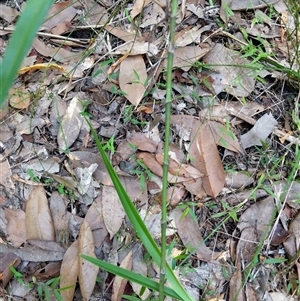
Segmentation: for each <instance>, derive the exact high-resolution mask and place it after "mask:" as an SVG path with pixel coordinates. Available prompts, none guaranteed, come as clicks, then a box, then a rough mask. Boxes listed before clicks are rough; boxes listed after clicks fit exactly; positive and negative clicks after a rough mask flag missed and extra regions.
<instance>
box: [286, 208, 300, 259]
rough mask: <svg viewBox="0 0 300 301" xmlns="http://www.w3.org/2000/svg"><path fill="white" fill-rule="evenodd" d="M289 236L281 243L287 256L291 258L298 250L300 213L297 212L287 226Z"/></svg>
mask: <svg viewBox="0 0 300 301" xmlns="http://www.w3.org/2000/svg"><path fill="white" fill-rule="evenodd" d="M289 234H290V236H289V237H288V238H287V240H286V241H285V242H284V243H283V246H284V249H285V251H286V253H287V255H288V257H289V258H292V257H293V256H294V255H295V254H296V253H297V251H298V250H299V243H300V239H299V238H300V213H298V214H297V215H296V216H295V218H294V219H293V221H292V222H291V224H290V227H289Z"/></svg>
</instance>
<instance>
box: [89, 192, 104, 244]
mask: <svg viewBox="0 0 300 301" xmlns="http://www.w3.org/2000/svg"><path fill="white" fill-rule="evenodd" d="M84 219H85V220H86V221H87V222H88V223H89V225H90V227H91V230H92V231H93V237H94V242H95V246H96V248H100V246H101V245H102V243H103V241H104V239H105V237H106V236H107V234H108V231H107V229H106V226H105V223H104V219H103V209H102V195H100V196H98V197H97V198H96V199H95V200H94V201H93V203H92V205H91V206H90V208H89V210H88V212H87V213H86V216H85V218H84Z"/></svg>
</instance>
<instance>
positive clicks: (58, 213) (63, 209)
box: [50, 191, 69, 242]
mask: <svg viewBox="0 0 300 301" xmlns="http://www.w3.org/2000/svg"><path fill="white" fill-rule="evenodd" d="M50 211H51V216H52V219H53V224H54V230H55V238H56V241H57V242H61V241H62V240H64V237H62V235H65V236H67V234H68V233H69V226H68V219H67V214H66V213H67V204H66V201H65V199H64V198H63V197H62V196H61V195H60V194H59V193H58V191H53V192H52V194H51V197H50ZM66 239H67V237H66Z"/></svg>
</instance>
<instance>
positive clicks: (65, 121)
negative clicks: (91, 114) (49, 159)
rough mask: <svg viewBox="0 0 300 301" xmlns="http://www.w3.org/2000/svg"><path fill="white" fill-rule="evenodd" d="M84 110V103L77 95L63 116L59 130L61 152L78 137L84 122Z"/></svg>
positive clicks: (58, 137) (58, 138)
mask: <svg viewBox="0 0 300 301" xmlns="http://www.w3.org/2000/svg"><path fill="white" fill-rule="evenodd" d="M82 110H83V106H82V103H81V102H80V101H79V99H78V98H77V97H74V98H73V99H72V100H71V102H70V104H69V105H68V107H67V111H66V113H65V115H64V116H63V117H62V120H61V126H60V128H59V130H58V135H57V143H58V146H59V149H60V152H64V151H65V150H66V149H68V148H69V147H70V146H71V145H72V144H73V143H74V142H75V140H76V139H77V137H78V135H79V133H80V129H81V126H82V123H83V117H82V116H81V112H82Z"/></svg>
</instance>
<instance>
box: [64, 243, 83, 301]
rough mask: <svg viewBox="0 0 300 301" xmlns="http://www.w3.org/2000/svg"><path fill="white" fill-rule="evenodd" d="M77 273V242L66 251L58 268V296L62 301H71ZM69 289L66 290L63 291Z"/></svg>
mask: <svg viewBox="0 0 300 301" xmlns="http://www.w3.org/2000/svg"><path fill="white" fill-rule="evenodd" d="M78 272H79V254H78V240H75V241H74V242H73V243H72V244H71V246H70V247H69V248H68V249H67V251H66V253H65V255H64V258H63V260H62V263H61V268H60V289H62V290H61V291H60V294H61V296H62V298H63V300H64V301H72V300H73V298H74V292H75V287H76V282H77V278H78ZM65 287H69V288H68V289H63V288H65Z"/></svg>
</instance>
